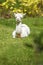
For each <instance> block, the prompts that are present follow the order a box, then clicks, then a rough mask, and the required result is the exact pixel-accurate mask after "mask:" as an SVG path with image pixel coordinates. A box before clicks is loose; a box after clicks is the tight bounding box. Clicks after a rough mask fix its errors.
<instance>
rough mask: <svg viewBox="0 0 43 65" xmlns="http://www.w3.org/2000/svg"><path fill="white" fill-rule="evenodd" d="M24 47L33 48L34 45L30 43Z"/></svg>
mask: <svg viewBox="0 0 43 65" xmlns="http://www.w3.org/2000/svg"><path fill="white" fill-rule="evenodd" d="M24 46H26V47H28V48H33V46H32V45H30V44H28V43H25V44H24Z"/></svg>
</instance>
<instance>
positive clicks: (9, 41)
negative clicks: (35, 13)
mask: <svg viewBox="0 0 43 65" xmlns="http://www.w3.org/2000/svg"><path fill="white" fill-rule="evenodd" d="M23 23H25V24H27V25H28V26H29V27H30V29H31V34H30V36H28V37H27V38H15V39H13V38H12V32H13V30H14V29H15V19H0V65H43V51H42V52H36V50H35V43H34V40H33V39H34V36H35V35H36V34H39V33H40V32H41V31H43V18H42V17H40V18H29V17H27V18H24V19H23Z"/></svg>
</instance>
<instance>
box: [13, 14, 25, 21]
mask: <svg viewBox="0 0 43 65" xmlns="http://www.w3.org/2000/svg"><path fill="white" fill-rule="evenodd" d="M25 15H26V13H25V14H23V13H14V16H15V18H16V21H17V22H21V21H22V18H23V17H24V16H25Z"/></svg>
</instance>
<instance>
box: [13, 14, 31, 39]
mask: <svg viewBox="0 0 43 65" xmlns="http://www.w3.org/2000/svg"><path fill="white" fill-rule="evenodd" d="M14 16H15V18H16V29H15V30H14V31H13V33H12V36H13V38H16V37H27V36H28V35H29V34H30V28H29V27H28V26H27V25H26V24H22V18H23V17H24V16H25V14H22V13H14Z"/></svg>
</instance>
